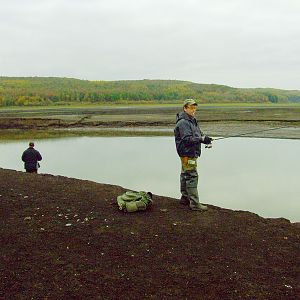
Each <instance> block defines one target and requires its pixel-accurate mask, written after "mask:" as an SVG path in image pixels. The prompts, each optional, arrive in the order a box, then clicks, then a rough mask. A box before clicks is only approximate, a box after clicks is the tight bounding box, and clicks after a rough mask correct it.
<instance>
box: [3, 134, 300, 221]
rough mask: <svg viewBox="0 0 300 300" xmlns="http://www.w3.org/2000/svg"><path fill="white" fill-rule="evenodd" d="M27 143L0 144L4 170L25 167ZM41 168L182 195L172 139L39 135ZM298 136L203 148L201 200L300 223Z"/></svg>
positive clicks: (226, 142)
mask: <svg viewBox="0 0 300 300" xmlns="http://www.w3.org/2000/svg"><path fill="white" fill-rule="evenodd" d="M27 144H28V141H2V142H1V143H0V167H2V168H7V169H15V170H19V171H22V170H23V163H22V161H21V159H20V157H21V154H22V152H23V151H24V150H25V149H26V148H27ZM35 144H36V149H37V150H39V151H40V152H41V154H42V156H43V161H42V162H41V168H40V173H49V174H54V175H63V176H68V177H74V178H80V179H87V180H92V181H96V182H101V183H109V184H114V185H120V186H123V187H124V188H126V189H133V190H146V191H151V192H152V193H154V194H158V195H164V196H169V197H174V198H179V197H180V192H179V172H180V161H179V158H178V157H177V154H176V151H175V145H174V138H173V137H78V138H60V139H44V140H36V141H35ZM299 154H300V141H299V140H287V139H284V140H283V139H255V138H228V139H224V140H219V141H215V142H214V144H213V148H212V149H205V148H204V147H203V149H202V155H201V158H200V159H199V163H198V164H199V166H198V171H199V194H200V197H201V202H202V203H208V204H213V205H216V206H221V207H224V208H229V209H234V210H247V211H251V212H254V213H257V214H259V215H260V216H263V217H276V218H278V217H284V218H287V219H289V220H291V221H292V222H299V221H300V180H299V179H300V176H299V174H300V159H299Z"/></svg>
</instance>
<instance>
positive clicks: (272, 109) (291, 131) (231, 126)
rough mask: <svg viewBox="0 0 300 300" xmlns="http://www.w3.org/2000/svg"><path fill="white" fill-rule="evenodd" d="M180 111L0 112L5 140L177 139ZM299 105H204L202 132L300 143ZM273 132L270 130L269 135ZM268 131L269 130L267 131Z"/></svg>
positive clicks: (165, 108) (175, 108)
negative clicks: (67, 138) (75, 138)
mask: <svg viewBox="0 0 300 300" xmlns="http://www.w3.org/2000/svg"><path fill="white" fill-rule="evenodd" d="M181 109H182V108H181V107H178V106H155V105H153V106H140V107H137V106H132V107H93V108H90V107H82V108H72V107H70V108H43V109H42V108H41V109H38V108H35V109H33V108H23V109H13V110H12V109H0V132H1V136H3V137H4V138H17V137H21V136H24V138H26V137H27V136H26V134H27V135H28V136H32V137H36V136H37V137H40V136H43V132H47V136H70V135H73V136H74V135H89V136H97V135H98V136H103V135H123V136H126V135H173V131H172V130H173V128H174V124H175V116H176V113H178V112H179V111H180V110H181ZM299 116H300V105H295V106H270V105H269V106H258V105H256V106H253V105H252V106H224V105H219V106H201V107H200V108H199V112H197V119H198V121H199V122H200V125H201V129H202V131H203V132H205V133H206V134H208V135H210V136H214V137H219V136H234V135H238V134H242V135H244V134H245V133H249V132H255V133H253V134H246V135H245V136H249V137H270V138H288V139H300V118H299ZM269 129H272V130H269ZM264 130H267V131H264Z"/></svg>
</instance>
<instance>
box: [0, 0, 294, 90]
mask: <svg viewBox="0 0 300 300" xmlns="http://www.w3.org/2000/svg"><path fill="white" fill-rule="evenodd" d="M0 37H1V39H0V43H1V44H0V75H2V76H59V77H62V76H63V77H73V78H79V79H89V80H123V79H144V78H148V79H178V80H188V81H193V82H198V83H216V84H225V85H230V86H233V87H274V88H284V89H298V90H300V54H299V53H300V1H299V0H86V1H84V0H82V1H79V0H0Z"/></svg>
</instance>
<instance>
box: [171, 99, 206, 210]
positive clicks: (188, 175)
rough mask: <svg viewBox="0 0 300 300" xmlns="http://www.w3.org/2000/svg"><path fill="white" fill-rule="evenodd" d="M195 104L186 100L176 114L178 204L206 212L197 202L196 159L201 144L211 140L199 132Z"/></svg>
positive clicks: (204, 207)
mask: <svg viewBox="0 0 300 300" xmlns="http://www.w3.org/2000/svg"><path fill="white" fill-rule="evenodd" d="M196 109H197V103H196V102H195V100H193V99H186V100H185V101H184V103H183V111H182V112H180V113H178V114H177V119H176V126H175V129H174V134H175V143H176V150H177V153H178V155H179V156H180V159H181V174H180V191H181V199H180V201H179V202H180V203H181V204H183V205H189V206H190V208H191V209H192V210H200V211H202V210H207V206H205V205H203V204H201V203H200V201H199V195H198V189H197V185H198V172H197V158H198V157H199V156H200V155H201V143H203V144H207V145H208V144H211V142H212V138H210V137H209V136H206V135H204V134H203V133H202V131H201V130H200V128H199V126H198V123H197V120H196V119H195V112H196Z"/></svg>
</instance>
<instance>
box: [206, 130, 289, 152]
mask: <svg viewBox="0 0 300 300" xmlns="http://www.w3.org/2000/svg"><path fill="white" fill-rule="evenodd" d="M289 127H291V126H281V127H275V128H269V129H264V130H258V131H252V132H246V133H239V134H236V135H230V136H224V137H219V138H216V139H213V141H218V140H224V139H229V138H232V137H240V136H244V135H249V134H253V133H259V132H266V131H271V130H277V129H282V128H289ZM205 148H212V144H208V145H206V146H205Z"/></svg>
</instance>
